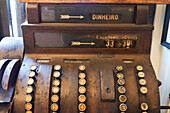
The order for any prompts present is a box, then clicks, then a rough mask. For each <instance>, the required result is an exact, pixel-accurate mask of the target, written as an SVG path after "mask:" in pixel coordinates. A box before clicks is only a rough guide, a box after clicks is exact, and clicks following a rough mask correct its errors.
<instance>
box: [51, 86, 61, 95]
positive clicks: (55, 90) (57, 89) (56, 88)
mask: <svg viewBox="0 0 170 113" xmlns="http://www.w3.org/2000/svg"><path fill="white" fill-rule="evenodd" d="M59 91H60V88H59V87H56V86H54V87H53V88H52V92H53V93H58V92H59Z"/></svg>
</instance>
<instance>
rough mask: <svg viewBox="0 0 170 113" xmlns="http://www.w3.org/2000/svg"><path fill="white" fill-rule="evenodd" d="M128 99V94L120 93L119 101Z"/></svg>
mask: <svg viewBox="0 0 170 113" xmlns="http://www.w3.org/2000/svg"><path fill="white" fill-rule="evenodd" d="M126 100H127V97H126V95H120V96H119V101H120V102H126Z"/></svg>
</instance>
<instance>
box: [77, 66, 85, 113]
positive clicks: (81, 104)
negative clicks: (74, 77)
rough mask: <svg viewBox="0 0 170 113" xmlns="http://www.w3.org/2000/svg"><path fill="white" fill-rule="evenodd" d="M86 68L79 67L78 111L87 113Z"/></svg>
mask: <svg viewBox="0 0 170 113" xmlns="http://www.w3.org/2000/svg"><path fill="white" fill-rule="evenodd" d="M85 69H86V66H85V65H80V66H79V74H78V76H79V77H78V86H79V87H78V111H79V112H83V113H85V111H86V109H87V108H86V99H87V98H86V72H85Z"/></svg>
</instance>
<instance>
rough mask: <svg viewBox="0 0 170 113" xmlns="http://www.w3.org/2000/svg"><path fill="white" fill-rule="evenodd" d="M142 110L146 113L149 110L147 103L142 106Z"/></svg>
mask: <svg viewBox="0 0 170 113" xmlns="http://www.w3.org/2000/svg"><path fill="white" fill-rule="evenodd" d="M141 109H142V110H144V111H146V110H148V104H147V103H142V104H141Z"/></svg>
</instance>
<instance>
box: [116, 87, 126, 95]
mask: <svg viewBox="0 0 170 113" xmlns="http://www.w3.org/2000/svg"><path fill="white" fill-rule="evenodd" d="M118 91H119V93H121V94H123V93H125V92H126V88H125V87H123V86H120V87H119V88H118Z"/></svg>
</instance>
